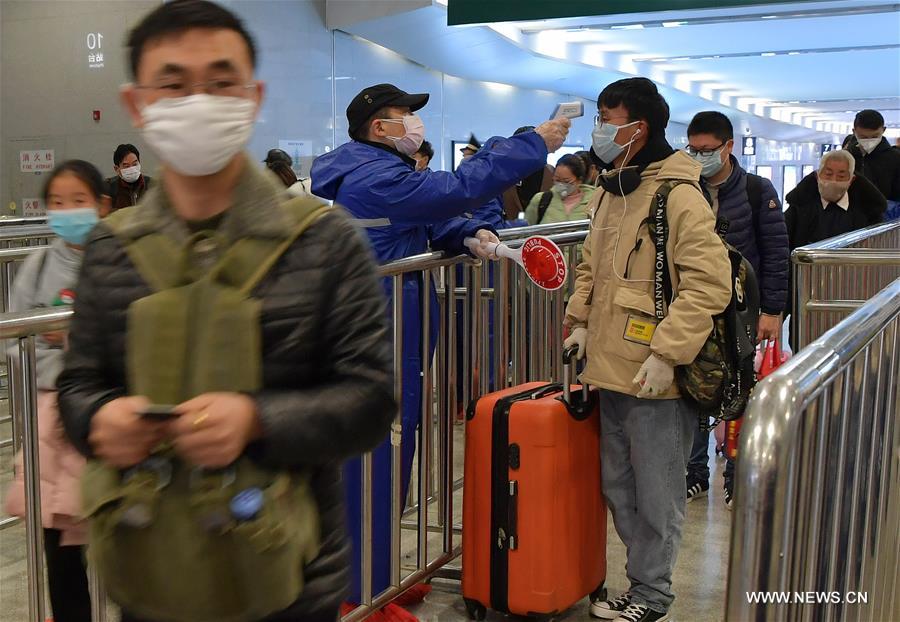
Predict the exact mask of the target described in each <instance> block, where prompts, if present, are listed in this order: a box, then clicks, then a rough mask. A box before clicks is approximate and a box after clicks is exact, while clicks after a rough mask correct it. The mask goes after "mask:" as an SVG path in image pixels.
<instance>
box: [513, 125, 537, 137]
mask: <svg viewBox="0 0 900 622" xmlns="http://www.w3.org/2000/svg"><path fill="white" fill-rule="evenodd" d="M533 130H534V126H533V125H523V126H522V127H520V128H519V129H517V130H516V131H515V132H513V136H518V135H519V134H524V133H525V132H531V131H533Z"/></svg>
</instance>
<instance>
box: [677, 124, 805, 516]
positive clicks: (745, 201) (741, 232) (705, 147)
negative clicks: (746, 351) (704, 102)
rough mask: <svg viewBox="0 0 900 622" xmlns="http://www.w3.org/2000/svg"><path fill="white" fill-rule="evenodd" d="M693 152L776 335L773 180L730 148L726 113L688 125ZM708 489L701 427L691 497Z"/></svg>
mask: <svg viewBox="0 0 900 622" xmlns="http://www.w3.org/2000/svg"><path fill="white" fill-rule="evenodd" d="M687 134H688V143H689V144H688V153H689V154H690V155H691V156H692V157H693V158H694V159H695V160H697V162H699V163H700V165H701V166H702V167H703V170H702V171H701V173H700V174H701V177H702V180H703V183H704V187H705V188H706V190H707V192H708V193H709V196H710V198H711V199H712V207H713V211H714V212H715V213H716V215H717V216H719V217H722V218H725V219H727V220H728V233H727V234H726V235H725V239H726V240H728V242H729V243H730V244H731V245H732V246H734V247H735V248H736V249H737V250H738V251H740V253H741V254H742V255H743V256H744V257H746V258H747V261H749V262H750V263H751V264H752V265H753V270H754V271H755V272H756V277H757V280H758V282H759V293H760V311H761V313H760V317H759V324H758V327H757V339H758V340H759V341H762V340H763V339H775V338H777V337H778V336H779V334H780V332H781V312H782V310H783V309H784V305H785V301H786V300H787V288H788V259H789V254H790V251H789V249H788V235H787V229H786V228H785V223H784V213H783V212H782V211H781V204H780V203H779V201H778V195H777V194H776V193H775V188H774V187H773V186H772V183H771V182H770V181H769V180H768V179H765V178H763V177H759V176H757V175H752V174H750V173H747V171H745V170H744V169H743V168H741V166H740V164H738V161H737V158H735V157H734V156H733V155H732V154H731V151H732V149H733V148H734V127H733V126H732V124H731V121H730V120H729V119H728V117H726V116H725V115H724V114H722V113H721V112H713V111H709V112H700V113H698V114H697V115H696V116H695V117H694V118H693V120H691V123H690V125H689V126H688V130H687ZM733 482H734V461H733V460H728V462H727V463H726V465H725V505H726V507H728V508H729V509H730V508H731V501H732V498H733V495H734V488H733ZM708 490H709V432H708V431H700V430H699V429H698V430H697V432H696V434H695V438H694V448H693V450H692V455H691V461H690V463H689V464H688V476H687V499H688V501H691V500H692V499H694V498H696V497H698V496H703V495H705V494H706V492H707V491H708Z"/></svg>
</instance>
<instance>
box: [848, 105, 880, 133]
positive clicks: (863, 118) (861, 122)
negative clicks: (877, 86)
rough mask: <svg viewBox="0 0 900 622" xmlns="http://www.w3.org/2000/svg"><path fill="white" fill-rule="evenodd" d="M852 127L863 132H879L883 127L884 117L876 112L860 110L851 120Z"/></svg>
mask: <svg viewBox="0 0 900 622" xmlns="http://www.w3.org/2000/svg"><path fill="white" fill-rule="evenodd" d="M853 127H861V128H862V129H864V130H880V129H881V128H883V127H884V117H883V116H881V113H880V112H878V111H877V110H860V111H859V112H857V113H856V118H855V119H853Z"/></svg>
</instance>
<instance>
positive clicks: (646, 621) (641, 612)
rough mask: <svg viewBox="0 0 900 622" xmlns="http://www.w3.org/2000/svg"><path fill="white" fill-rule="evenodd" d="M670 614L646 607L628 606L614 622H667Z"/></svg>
mask: <svg viewBox="0 0 900 622" xmlns="http://www.w3.org/2000/svg"><path fill="white" fill-rule="evenodd" d="M668 619H669V614H668V613H660V612H658V611H653V610H652V609H650V608H649V607H645V606H644V605H628V607H627V608H626V609H625V611H623V612H622V613H620V614H619V617H618V618H616V619H615V620H613V622H666V621H667V620H668Z"/></svg>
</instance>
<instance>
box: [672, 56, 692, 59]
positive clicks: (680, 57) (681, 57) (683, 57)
mask: <svg viewBox="0 0 900 622" xmlns="http://www.w3.org/2000/svg"><path fill="white" fill-rule="evenodd" d="M672 60H691V57H690V56H678V57H676V58H673V59H672Z"/></svg>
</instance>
